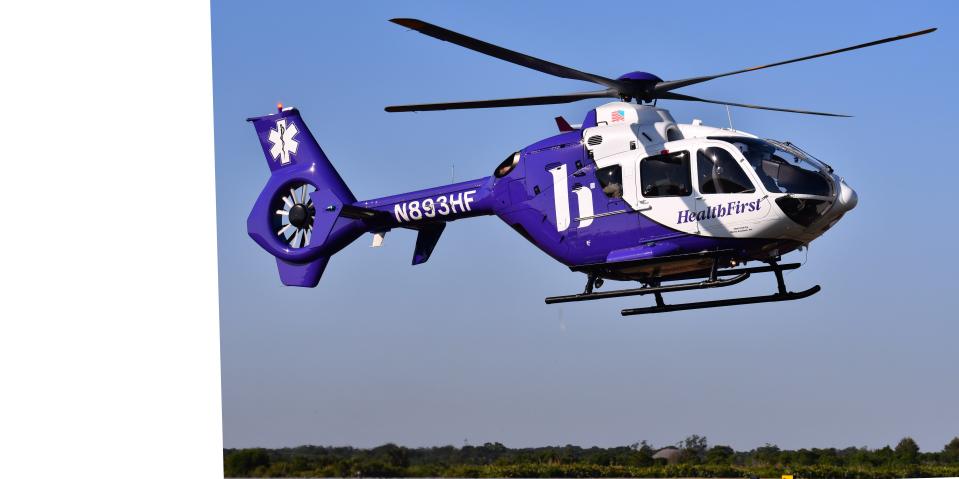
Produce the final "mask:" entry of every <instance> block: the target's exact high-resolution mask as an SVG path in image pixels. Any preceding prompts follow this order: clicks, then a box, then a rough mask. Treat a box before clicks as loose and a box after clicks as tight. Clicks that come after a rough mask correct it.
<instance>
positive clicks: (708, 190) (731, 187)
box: [696, 146, 756, 195]
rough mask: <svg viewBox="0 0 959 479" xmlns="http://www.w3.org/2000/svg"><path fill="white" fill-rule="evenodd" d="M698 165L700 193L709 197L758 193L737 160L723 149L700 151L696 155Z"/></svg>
mask: <svg viewBox="0 0 959 479" xmlns="http://www.w3.org/2000/svg"><path fill="white" fill-rule="evenodd" d="M696 165H697V167H696V169H697V170H698V173H699V192H700V193H703V194H706V195H709V194H716V193H752V192H754V191H756V188H754V187H753V185H752V182H750V181H749V177H747V176H746V173H744V172H743V169H742V168H740V166H739V164H738V162H737V161H736V158H734V157H733V155H731V154H730V153H729V152H728V151H726V150H724V149H722V148H719V147H715V146H712V147H709V148H704V149H701V150H699V151H698V152H697V153H696Z"/></svg>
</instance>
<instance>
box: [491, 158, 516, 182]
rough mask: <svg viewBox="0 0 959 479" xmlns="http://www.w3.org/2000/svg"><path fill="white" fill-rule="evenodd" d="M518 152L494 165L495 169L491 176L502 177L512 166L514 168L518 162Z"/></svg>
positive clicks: (511, 169)
mask: <svg viewBox="0 0 959 479" xmlns="http://www.w3.org/2000/svg"><path fill="white" fill-rule="evenodd" d="M519 156H520V155H519V152H518V151H517V152H516V153H513V154H511V155H509V156H507V157H506V159H505V160H503V162H502V163H500V164H499V166H497V167H496V171H494V172H493V176H495V177H497V178H502V177H504V176H506V175H508V174H509V173H510V172H511V171H513V168H516V165H517V163H519Z"/></svg>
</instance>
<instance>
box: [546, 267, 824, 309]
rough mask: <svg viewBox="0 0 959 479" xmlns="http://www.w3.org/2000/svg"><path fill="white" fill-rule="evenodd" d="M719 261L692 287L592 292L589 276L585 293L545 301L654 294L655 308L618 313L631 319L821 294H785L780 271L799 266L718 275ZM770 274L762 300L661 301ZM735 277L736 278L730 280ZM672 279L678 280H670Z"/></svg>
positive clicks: (655, 285) (598, 281)
mask: <svg viewBox="0 0 959 479" xmlns="http://www.w3.org/2000/svg"><path fill="white" fill-rule="evenodd" d="M717 265H718V261H716V262H714V263H713V266H712V268H711V269H710V271H709V275H708V277H707V279H706V280H705V281H699V282H694V283H680V284H671V285H666V286H662V285H661V284H659V283H658V282H657V283H650V284H647V285H646V286H643V287H642V288H631V289H621V290H616V291H603V292H593V287H594V286H595V287H599V285H601V284H602V280H601V279H599V277H598V276H596V275H594V274H591V275H589V277H588V279H587V281H586V289H585V291H583V292H582V293H580V294H570V295H564V296H550V297H548V298H546V304H555V303H568V302H573V301H590V300H595V299H606V298H619V297H623V296H640V295H646V294H653V295H655V297H656V306H649V307H645V308H628V309H624V310H622V311H621V314H622V315H623V316H632V315H637V314H653V313H668V312H671V311H685V310H690V309H704V308H718V307H723V306H735V305H740V304H757V303H773V302H778V301H792V300H795V299H803V298H808V297H809V296H812V295H814V294H816V293H818V292H819V291H820V289H821V288H820V287H819V285H815V286H813V287H811V288H809V289H807V290H804V291H799V292H791V291H786V283H785V281H784V279H783V270H790V269H796V268H798V267H799V264H795V263H794V264H784V265H780V264H777V263H776V262H774V261H772V262H770V263H769V266H762V267H755V268H740V269H734V270H729V271H722V272H720V271H717ZM765 272H772V273H775V275H776V284H777V286H778V291H777V292H776V293H775V294H770V295H765V296H748V297H743V298H730V299H719V300H713V301H699V302H693V303H680V304H666V303H665V301H664V300H663V293H673V292H677V291H691V290H697V289H709V288H720V287H724V286H732V285H734V284H738V283H741V282H743V281H745V280H746V279H747V278H749V275H750V274H751V273H765ZM733 275H735V276H733ZM719 276H733V277H732V278H729V279H719V278H718V277H719ZM673 279H679V278H678V277H677V278H673Z"/></svg>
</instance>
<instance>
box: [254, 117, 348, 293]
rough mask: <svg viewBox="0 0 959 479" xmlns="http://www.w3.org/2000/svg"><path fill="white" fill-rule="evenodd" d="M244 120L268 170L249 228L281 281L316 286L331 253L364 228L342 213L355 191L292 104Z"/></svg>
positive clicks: (294, 284)
mask: <svg viewBox="0 0 959 479" xmlns="http://www.w3.org/2000/svg"><path fill="white" fill-rule="evenodd" d="M247 121H250V122H252V123H253V127H254V128H255V129H256V134H257V136H258V137H259V139H260V145H261V146H262V147H263V155H264V156H265V158H266V162H267V165H268V166H269V167H270V172H271V175H270V179H269V181H268V182H267V184H266V186H265V187H264V188H263V192H262V193H260V196H259V198H257V200H256V203H255V204H254V205H253V211H251V212H250V216H249V218H248V219H247V231H248V233H249V235H250V237H251V238H253V240H254V241H256V242H257V243H258V244H259V245H260V246H261V247H263V249H265V250H267V251H268V252H269V253H270V254H272V255H273V256H275V257H276V263H277V268H278V269H279V272H280V280H281V281H282V282H283V284H285V285H289V286H306V287H314V286H316V285H317V283H319V281H320V276H322V274H323V270H324V269H325V268H326V264H327V263H328V262H329V258H330V256H332V255H333V254H334V253H336V252H337V251H339V250H341V249H343V248H344V247H345V246H346V245H348V244H349V243H351V242H352V241H353V240H355V239H356V238H358V237H359V236H360V235H362V234H363V233H364V232H365V231H366V228H365V225H364V224H363V222H362V221H359V220H356V219H355V218H349V217H345V216H343V215H342V214H341V213H342V212H343V211H344V208H343V207H344V205H346V206H349V205H352V204H353V203H355V202H356V197H354V196H353V193H352V192H351V191H350V189H349V188H348V187H347V186H346V183H344V182H343V179H342V178H341V177H340V175H339V173H337V172H336V169H334V168H333V165H332V164H331V163H330V160H329V159H328V158H327V157H326V154H325V153H323V149H322V148H320V145H319V144H318V143H317V142H316V139H315V138H314V137H313V134H312V133H310V130H309V128H307V126H306V123H304V122H303V119H302V118H301V117H300V112H299V111H297V110H296V109H295V108H287V109H282V110H280V111H279V112H277V113H275V114H272V115H267V116H261V117H255V118H249V119H248V120H247ZM347 209H349V208H347Z"/></svg>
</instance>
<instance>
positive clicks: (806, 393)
mask: <svg viewBox="0 0 959 479" xmlns="http://www.w3.org/2000/svg"><path fill="white" fill-rule="evenodd" d="M359 5H360V4H357V3H355V2H297V1H284V2H234V1H229V2H227V1H221V0H217V1H214V2H213V4H212V14H213V68H214V106H215V116H216V118H215V122H216V123H215V128H216V172H217V211H218V225H217V226H218V236H219V240H218V241H219V265H220V314H221V335H222V363H223V415H224V417H223V423H224V442H225V446H227V447H247V446H268V447H276V446H292V445H300V444H319V445H354V446H374V445H379V444H382V443H386V442H395V443H398V444H404V445H409V446H428V445H445V444H454V445H462V444H463V442H464V440H468V441H469V443H471V444H481V443H483V442H487V441H500V442H503V443H504V444H506V445H507V446H511V447H520V446H538V445H547V444H567V443H572V444H578V445H583V446H590V445H600V446H614V445H624V444H629V443H632V442H635V441H639V440H642V439H646V440H649V441H651V442H653V443H654V444H656V445H665V444H669V443H673V442H676V441H678V440H680V439H682V438H683V437H685V436H687V435H689V434H703V435H706V436H707V437H708V438H709V440H710V443H712V444H729V445H732V446H733V447H735V448H737V449H749V448H752V447H755V446H758V445H762V444H763V443H766V442H769V443H775V444H778V445H780V446H781V447H786V448H799V447H825V446H837V447H840V446H849V445H855V446H870V447H881V446H883V445H885V444H889V443H892V444H895V442H896V441H898V440H899V438H901V437H902V436H904V435H911V436H912V437H914V438H915V439H916V440H917V441H918V443H919V445H920V447H921V448H922V449H923V450H938V449H940V448H941V447H942V445H943V444H945V443H946V442H947V441H948V440H949V439H950V438H951V437H953V436H955V435H959V408H957V407H956V405H957V399H956V398H957V397H959V375H957V372H956V368H957V363H959V361H957V358H959V356H957V352H956V345H957V339H959V321H957V314H956V310H957V307H959V290H957V281H956V279H955V278H956V273H957V271H959V261H957V260H956V245H955V241H956V237H957V233H959V228H957V222H959V215H957V214H956V206H955V205H956V203H957V199H956V194H955V185H956V180H955V178H956V177H957V174H956V171H957V166H956V154H955V152H954V150H955V148H954V147H953V146H951V143H952V142H953V141H954V139H955V138H956V134H955V131H956V129H957V126H956V118H955V116H956V107H957V106H959V102H957V98H959V95H957V93H956V88H957V85H959V60H957V58H959V55H957V47H959V21H957V20H959V4H957V3H955V2H938V3H930V2H923V1H912V2H901V3H899V4H896V5H892V4H891V3H885V2H882V3H879V2H853V3H846V2H835V1H830V2H815V3H813V2H801V3H797V2H794V3H791V4H786V3H781V2H777V3H775V4H770V3H769V2H748V3H737V2H708V3H703V4H701V5H695V4H689V5H687V4H684V6H683V7H682V8H678V7H676V6H675V5H673V4H669V3H662V4H660V5H659V6H658V7H655V6H653V4H650V3H648V2H645V3H644V2H625V3H619V4H616V5H617V6H616V7H615V8H611V7H610V6H609V5H607V4H596V3H593V4H591V3H589V2H566V3H559V2H538V3H532V2H529V3H527V2H524V3H523V4H522V6H519V7H518V6H517V5H518V4H517V3H516V2H496V3H493V2H482V3H480V2H475V3H470V4H467V3H463V2H417V3H402V2H382V3H371V4H366V3H364V4H362V6H359ZM614 11H617V12H618V14H619V15H618V16H616V15H613V14H612V12H614ZM393 17H414V18H421V19H424V20H427V21H430V22H433V23H436V24H439V25H442V26H445V27H447V28H450V29H452V30H456V31H460V32H463V33H466V34H468V35H472V36H476V37H478V38H480V39H484V40H487V41H490V42H493V43H496V44H500V45H504V46H506V47H508V48H512V49H516V50H519V51H522V52H525V53H529V54H531V55H534V56H538V57H542V58H545V59H548V60H552V61H555V62H558V63H562V64H566V65H569V66H572V67H574V68H578V69H582V70H585V71H589V72H595V73H598V74H601V75H605V76H610V77H615V76H618V75H619V74H622V73H625V72H628V71H632V70H645V71H649V72H653V73H656V74H657V75H659V76H661V77H663V78H665V79H671V78H685V77H690V76H695V75H699V74H709V73H717V72H723V71H728V70H732V69H737V68H742V67H747V66H751V65H755V64H759V63H765V62H770V61H777V60H782V59H786V58H791V57H796V56H801V55H805V54H809V53H814V52H819V51H824V50H829V49H833V48H839V47H843V46H848V45H852V44H856V43H861V42H864V41H869V40H873V39H877V38H881V37H886V36H891V35H896V34H901V33H906V32H911V31H914V30H919V29H922V28H925V27H929V26H937V27H939V28H940V31H939V32H936V33H934V34H932V35H929V36H925V37H920V38H918V39H910V40H906V41H903V42H899V43H894V44H890V45H882V46H878V47H874V48H870V49H866V50H863V51H857V52H851V53H846V54H842V55H837V56H833V57H829V58H825V59H818V60H813V61H810V62H806V63H801V64H796V65H788V66H784V67H780V68H777V69H772V70H767V71H762V72H756V73H751V74H745V75H740V76H737V77H733V78H726V79H721V80H716V81H713V82H709V83H706V84H702V85H697V86H695V87H691V88H688V89H685V90H684V92H685V93H688V94H693V95H698V96H703V97H706V98H716V99H724V100H729V101H741V102H746V103H756V104H764V105H772V106H783V107H796V108H805V109H810V110H821V111H834V112H839V113H848V114H852V115H855V118H852V119H833V118H818V117H811V116H801V115H790V114H784V113H774V112H759V111H747V110H742V109H733V122H734V124H735V126H736V128H738V129H742V130H746V131H750V132H753V133H756V134H758V135H760V136H764V137H771V138H778V139H787V140H791V141H793V142H795V143H797V144H799V145H801V146H803V147H804V148H806V149H807V150H809V151H810V152H812V153H813V154H815V155H816V156H818V157H820V158H822V159H823V160H825V161H826V162H828V163H830V164H832V165H833V166H834V167H835V168H836V170H837V171H838V172H839V173H840V174H841V175H843V176H845V177H846V179H847V180H848V182H849V183H850V184H851V185H852V186H853V187H854V188H856V190H857V191H858V193H859V195H860V203H859V207H858V208H857V209H856V210H854V211H853V212H852V213H850V214H849V215H847V217H846V218H844V219H843V220H842V221H841V222H840V223H839V224H838V225H837V226H836V227H835V228H834V229H833V230H832V231H830V232H829V233H828V234H826V235H825V236H824V237H822V238H820V239H819V240H817V241H816V242H814V243H813V244H812V248H811V250H810V252H809V257H808V262H807V264H806V265H805V266H804V267H803V268H802V269H800V270H798V271H795V272H792V273H791V274H789V275H788V277H787V281H788V282H789V283H790V285H791V286H792V288H793V289H803V288H806V287H808V286H810V285H812V284H817V283H818V284H821V285H822V286H823V292H821V293H820V294H818V295H816V296H813V297H812V298H809V299H806V300H802V301H797V302H792V303H779V304H767V305H757V306H741V307H734V308H726V309H715V310H705V311H692V312H681V313H671V314H668V315H660V316H652V317H640V318H628V319H624V318H621V317H620V315H619V310H620V309H622V308H624V307H631V306H639V305H646V304H647V303H649V301H650V300H649V299H647V298H632V299H629V298H626V299H619V300H608V301H605V302H602V301H601V302H593V303H582V304H572V305H566V306H562V307H558V306H546V305H544V304H543V298H544V297H545V296H548V295H552V294H558V293H566V292H576V291H578V290H580V289H581V288H582V283H583V277H582V275H579V274H574V273H571V272H569V271H568V269H567V268H565V267H564V266H562V265H560V264H558V263H555V262H554V261H553V260H551V259H550V258H549V257H547V256H546V255H544V254H542V253H541V252H539V251H538V250H537V249H536V248H534V247H533V246H532V245H530V244H528V243H526V242H525V240H523V239H522V238H521V237H520V236H519V235H518V234H516V233H515V232H514V231H512V230H511V229H510V228H509V227H507V226H506V225H505V224H502V223H501V222H500V221H499V220H498V219H497V218H495V217H484V218H479V219H473V220H465V221H460V222H456V223H453V224H451V225H450V226H449V227H448V228H447V230H446V232H445V233H444V236H443V238H442V239H441V241H440V242H439V245H438V246H437V249H436V251H435V253H434V254H433V257H432V258H431V259H430V261H429V262H428V263H426V264H424V265H420V266H416V267H411V266H410V265H409V263H410V259H411V257H412V253H413V242H414V238H415V236H414V234H413V233H411V232H407V231H393V232H391V233H390V234H389V235H387V238H386V244H385V246H384V247H382V248H380V249H375V250H373V249H370V248H369V241H370V238H369V237H363V238H361V239H360V240H359V241H357V242H356V243H354V244H353V245H351V246H350V247H348V248H346V249H345V250H344V251H342V252H341V253H339V254H338V255H336V256H335V257H334V258H333V259H332V261H331V262H330V265H329V268H327V270H326V273H325V275H324V277H323V280H322V281H321V283H320V285H319V287H317V288H316V289H312V290H311V289H295V288H284V287H282V286H280V282H279V280H278V278H277V273H276V270H275V263H274V260H273V258H272V257H270V256H269V255H268V254H266V253H265V252H263V251H261V250H260V249H259V248H258V247H257V246H256V245H255V244H254V243H253V241H252V240H250V238H249V237H248V236H247V235H246V223H245V222H246V215H247V214H248V212H249V209H250V207H251V206H252V204H253V201H254V200H255V199H256V197H257V195H258V194H259V192H260V189H261V188H262V186H263V185H264V184H265V182H266V179H267V177H268V175H269V170H268V169H267V166H266V164H265V163H264V159H263V157H262V154H261V151H260V147H259V145H258V144H257V141H256V138H255V135H254V132H253V129H252V127H250V126H249V125H248V124H247V123H245V122H244V119H245V118H246V117H248V116H253V115H259V114H264V113H269V112H270V111H272V110H273V108H274V105H275V104H276V102H277V101H282V102H284V104H286V105H295V106H297V107H298V108H299V109H300V111H301V112H302V114H303V116H304V118H305V120H306V121H307V123H308V124H309V126H310V128H311V129H312V130H313V132H314V134H315V136H316V137H317V139H318V140H319V142H320V144H321V145H322V146H323V148H324V149H325V150H326V153H327V154H328V155H329V157H330V158H331V160H332V161H333V163H334V165H335V166H336V167H337V168H338V170H339V172H340V174H341V175H342V176H343V178H344V179H345V180H346V182H347V183H348V184H349V186H350V187H351V188H352V190H353V192H354V193H355V194H356V196H357V197H358V198H360V199H364V198H371V197H376V196H382V195H386V194H392V193H399V192H403V191H408V190H413V189H419V188H424V187H429V186H435V185H440V184H445V183H447V182H449V180H450V166H451V163H455V171H456V173H455V176H456V179H457V180H465V179H470V178H476V177H481V176H486V175H488V174H490V173H491V171H492V169H493V167H494V166H495V165H496V164H498V163H499V162H500V161H501V160H502V159H503V158H504V157H506V155H507V154H508V153H510V152H513V151H515V150H517V149H519V148H521V147H523V146H525V145H528V144H530V143H532V142H534V141H536V140H538V139H540V138H543V137H545V136H549V135H552V134H554V132H555V126H554V124H553V120H552V118H553V117H554V116H556V115H565V116H566V118H567V119H569V121H570V122H571V123H579V122H580V121H581V119H582V117H583V116H584V115H585V113H586V112H587V111H588V110H589V109H590V108H592V107H595V106H596V105H598V104H601V103H602V102H601V101H593V102H580V103H574V104H570V105H559V106H543V107H527V108H512V109H491V110H476V111H463V112H435V113H418V114H408V113H407V114H388V113H385V112H384V111H383V107H384V106H386V105H389V104H399V103H413V102H428V101H441V100H459V99H462V100H470V99H485V98H500V97H509V96H527V95H540V94H549V93H563V92H568V91H580V90H589V89H593V88H595V86H592V85H589V84H585V83H582V82H578V81H573V80H563V79H559V78H554V77H550V76H547V75H544V74H540V73H538V72H534V71H532V70H527V69H524V68H521V67H518V66H515V65H512V64H508V63H505V62H501V61H498V60H495V59H492V58H488V57H485V56H483V55H481V54H478V53H474V52H471V51H468V50H465V49H463V48H459V47H457V46H454V45H452V44H448V43H444V42H440V41H437V40H434V39H431V38H429V37H425V36H423V35H420V34H417V33H415V32H410V31H407V30H406V29H404V28H401V27H399V26H397V25H393V24H391V23H388V22H387V21H386V20H387V19H389V18H393ZM661 105H664V106H666V107H667V108H669V109H670V110H671V111H672V113H673V116H674V117H675V118H676V119H677V120H678V121H681V122H684V123H685V122H689V121H690V120H691V119H693V118H701V119H702V120H703V121H704V122H705V123H706V124H714V125H720V126H725V125H726V112H725V110H724V109H723V107H720V106H714V105H700V104H683V103H678V102H673V103H665V102H664V103H662V104H661ZM184 194H189V193H188V192H184ZM789 259H791V260H796V261H802V260H803V259H804V256H803V255H802V254H801V253H800V254H795V255H794V256H793V257H790V258H789ZM772 288H774V282H773V279H772V278H771V277H769V278H766V277H761V278H759V280H758V281H753V282H751V283H750V284H746V285H742V286H737V287H734V288H729V289H724V290H723V291H713V292H709V293H690V294H686V295H683V296H681V297H680V298H679V299H693V298H703V297H709V296H716V295H731V294H758V293H764V292H771V291H772ZM171 354H175V351H171Z"/></svg>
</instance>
